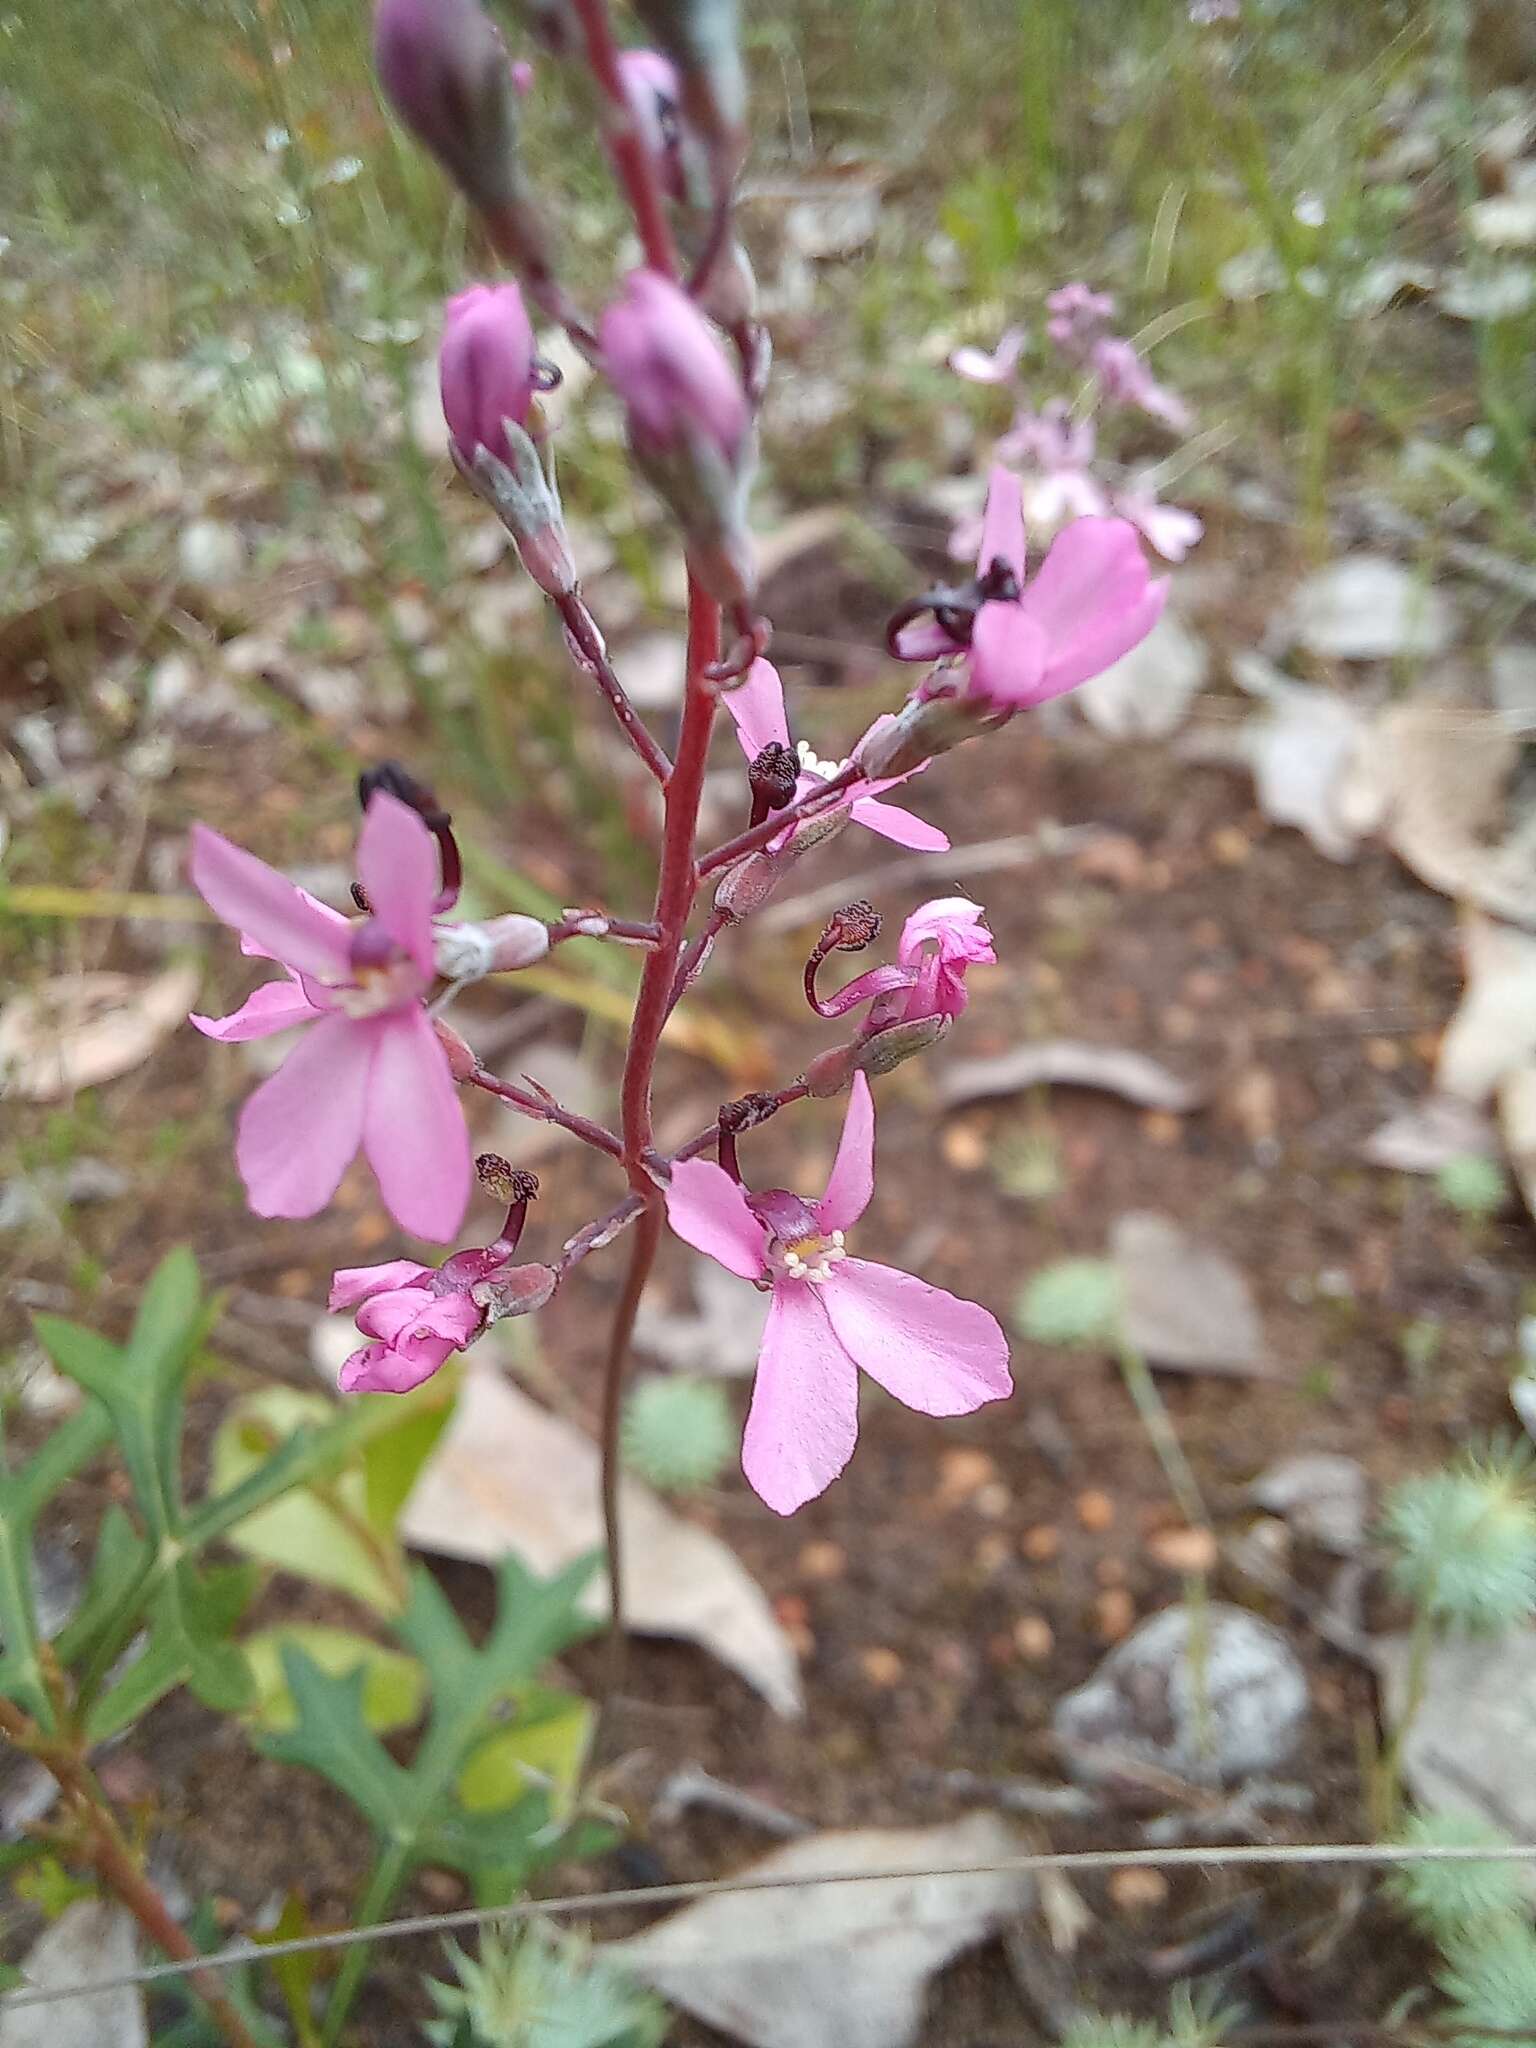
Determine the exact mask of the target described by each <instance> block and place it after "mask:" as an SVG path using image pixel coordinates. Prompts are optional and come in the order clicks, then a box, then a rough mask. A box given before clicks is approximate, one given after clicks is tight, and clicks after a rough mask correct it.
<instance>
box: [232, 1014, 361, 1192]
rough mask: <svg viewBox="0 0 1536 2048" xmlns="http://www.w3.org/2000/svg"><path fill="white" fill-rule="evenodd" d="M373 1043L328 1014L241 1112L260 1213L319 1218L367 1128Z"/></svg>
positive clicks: (244, 1157) (241, 1136) (249, 1176)
mask: <svg viewBox="0 0 1536 2048" xmlns="http://www.w3.org/2000/svg"><path fill="white" fill-rule="evenodd" d="M371 1051H372V1048H371V1046H370V1044H369V1038H368V1033H367V1029H366V1027H364V1026H359V1025H357V1024H354V1023H353V1022H352V1020H351V1019H350V1018H349V1017H322V1018H321V1020H320V1022H319V1023H318V1024H316V1025H314V1026H312V1028H311V1029H310V1030H309V1031H307V1032H306V1033H305V1034H304V1036H303V1038H301V1039H300V1041H299V1043H298V1044H297V1045H296V1046H295V1047H294V1049H293V1051H292V1052H291V1053H289V1055H288V1057H287V1059H285V1060H284V1061H283V1064H282V1065H281V1066H280V1067H279V1068H278V1070H277V1072H276V1073H275V1074H272V1075H270V1076H269V1077H268V1079H267V1080H265V1081H263V1082H262V1084H261V1086H260V1087H259V1088H258V1089H257V1090H256V1093H255V1094H254V1095H252V1096H251V1097H250V1099H249V1100H248V1101H247V1103H246V1105H245V1107H244V1109H242V1110H241V1112H240V1124H239V1129H238V1131H237V1132H236V1136H235V1164H236V1166H238V1167H239V1169H240V1178H241V1179H242V1180H243V1181H244V1182H245V1192H246V1195H247V1197H248V1198H249V1200H250V1204H251V1207H252V1208H253V1209H254V1210H255V1212H256V1214H257V1215H258V1216H314V1215H317V1214H318V1213H319V1211H320V1210H321V1209H323V1208H324V1207H325V1205H326V1203H327V1202H328V1201H329V1200H330V1199H331V1197H332V1195H334V1194H335V1192H336V1189H337V1185H338V1184H339V1182H340V1180H341V1176H342V1175H343V1174H344V1173H345V1172H346V1170H347V1168H348V1166H349V1165H350V1164H351V1163H352V1159H353V1156H354V1154H355V1153H356V1151H357V1147H358V1143H359V1140H360V1139H361V1137H362V1134H363V1102H364V1099H365V1097H366V1094H367V1089H368V1068H369V1060H370V1055H371Z"/></svg>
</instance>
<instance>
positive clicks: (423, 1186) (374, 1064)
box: [191, 790, 470, 1242]
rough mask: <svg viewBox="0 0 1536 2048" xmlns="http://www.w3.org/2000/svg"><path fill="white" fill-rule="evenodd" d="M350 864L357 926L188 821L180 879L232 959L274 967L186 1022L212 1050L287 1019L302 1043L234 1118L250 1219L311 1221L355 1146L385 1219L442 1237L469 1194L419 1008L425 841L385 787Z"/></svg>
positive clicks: (424, 953)
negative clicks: (220, 929)
mask: <svg viewBox="0 0 1536 2048" xmlns="http://www.w3.org/2000/svg"><path fill="white" fill-rule="evenodd" d="M357 871H358V875H359V877H360V879H361V882H362V886H363V889H364V892H365V894H366V897H367V901H368V904H369V915H368V916H367V917H365V918H363V919H361V920H354V919H350V918H345V917H343V916H342V915H341V914H340V912H339V911H335V910H328V909H327V908H326V906H325V905H324V904H323V903H317V902H316V901H315V899H314V898H313V897H312V896H308V895H306V894H305V892H304V891H303V890H302V889H298V888H295V886H294V885H293V883H292V882H290V881H289V880H288V879H287V878H286V876H283V875H280V874H279V873H278V872H277V870H276V869H275V868H269V867H268V866H267V864H266V862H265V861H260V860H257V859H256V857H255V855H254V854H249V853H246V852H245V851H244V849H243V848H241V847H238V846H234V845H231V843H230V842H229V840H227V839H225V838H223V837H222V836H221V835H220V834H219V833H217V832H212V831H210V830H209V829H208V827H207V826H206V825H194V826H193V828H192V860H191V873H192V880H193V882H194V883H195V884H196V886H197V889H198V891H199V893H200V894H201V895H202V897H203V898H204V900H205V901H206V902H207V903H208V905H209V907H210V908H211V909H212V910H214V911H215V912H216V913H217V914H218V916H219V917H220V918H222V919H223V921H224V923H225V924H227V925H231V926H233V927H234V929H235V930H236V931H238V932H239V933H240V937H241V946H242V950H243V951H245V952H247V953H254V954H255V955H257V956H258V957H259V958H263V959H270V960H277V961H279V962H281V964H282V965H283V966H284V967H285V968H287V970H288V979H287V980H286V981H269V982H267V983H265V984H264V985H263V986H262V987H261V988H259V989H257V990H256V992H255V993H254V995H252V996H251V997H250V999H249V1001H248V1002H246V1003H245V1005H244V1006H243V1007H242V1008H241V1009H239V1010H237V1011H236V1012H235V1013H234V1015H233V1016H230V1017H222V1018H215V1017H200V1016H194V1017H193V1018H192V1020H191V1021H192V1022H193V1023H194V1024H195V1025H196V1026H197V1028H198V1030H199V1031H201V1032H202V1033H203V1034H204V1036H205V1037H208V1038H216V1039H219V1040H220V1041H221V1042H223V1043H225V1044H230V1043H234V1044H239V1043H241V1042H243V1041H244V1040H246V1039H251V1038H266V1037H269V1036H270V1035H271V1034H272V1033H273V1032H275V1031H286V1030H288V1029H289V1028H290V1027H291V1026H293V1025H295V1024H303V1025H307V1026H308V1027H309V1029H307V1030H306V1032H305V1034H304V1036H303V1038H302V1039H301V1040H300V1041H299V1043H298V1045H296V1046H295V1047H294V1049H293V1051H292V1052H291V1053H289V1055H288V1057H287V1058H286V1059H285V1060H284V1061H283V1063H282V1065H281V1066H280V1067H279V1068H278V1070H277V1072H276V1073H275V1074H272V1075H271V1076H269V1078H268V1079H267V1080H265V1081H263V1082H262V1084H261V1086H260V1087H259V1088H258V1089H257V1090H256V1092H255V1094H254V1095H252V1096H251V1097H250V1099H249V1101H248V1102H247V1103H246V1105H245V1107H244V1109H242V1111H241V1112H240V1123H239V1129H238V1133H237V1136H236V1141H235V1163H236V1165H237V1166H238V1167H239V1169H240V1178H241V1179H242V1180H243V1181H244V1182H245V1189H246V1194H247V1196H248V1197H249V1199H250V1204H251V1207H252V1208H253V1209H254V1210H255V1212H256V1214H257V1215H258V1216H313V1215H315V1214H317V1212H318V1211H319V1210H321V1209H323V1208H324V1207H325V1205H326V1203H327V1202H328V1201H329V1200H330V1199H331V1197H332V1195H334V1194H335V1192H336V1189H337V1186H338V1184H339V1182H340V1180H341V1177H342V1175H343V1174H344V1173H345V1172H346V1170H347V1167H348V1166H349V1165H350V1163H351V1161H352V1159H353V1157H354V1155H355V1154H356V1152H357V1150H358V1148H359V1146H361V1147H362V1149H363V1151H364V1152H365V1153H366V1155H367V1158H368V1163H369V1165H370V1166H371V1167H372V1168H373V1171H374V1174H375V1176H376V1177H377V1179H378V1183H379V1189H380V1192H381V1193H382V1195H383V1197H384V1200H385V1203H386V1205H387V1206H388V1208H389V1212H390V1214H391V1215H392V1216H393V1217H394V1218H395V1221H396V1222H397V1223H398V1224H400V1226H401V1228H402V1229H405V1230H409V1231H411V1232H412V1233H413V1234H414V1235H415V1236H417V1237H425V1238H430V1239H433V1240H434V1241H437V1242H443V1241H445V1240H446V1239H448V1238H450V1237H452V1236H453V1234H454V1232H455V1231H456V1230H457V1229H458V1227H459V1224H460V1222H461V1221H462V1219H463V1215H464V1209H465V1205H466V1204H467V1202H468V1200H469V1188H470V1153H469V1131H468V1128H467V1126H466V1125H465V1122H464V1111H463V1109H462V1108H461V1106H460V1103H459V1096H458V1091H457V1089H456V1088H455V1086H454V1082H453V1077H452V1075H451V1074H450V1073H449V1070H448V1055H447V1054H446V1053H445V1052H444V1050H443V1047H442V1045H441V1043H440V1042H439V1040H438V1037H437V1034H436V1032H435V1031H434V1029H433V1027H432V1022H431V1019H430V1018H429V1017H428V1016H427V1013H426V1009H425V1007H424V1006H423V1003H422V997H423V995H424V994H425V993H426V991H427V990H428V989H429V988H430V987H431V985H432V980H433V975H434V971H435V970H434V966H433V932H432V905H433V901H434V898H435V896H436V894H437V888H438V857H437V842H436V841H435V840H434V839H433V837H432V834H431V833H430V832H429V831H428V829H427V827H426V826H425V825H424V824H423V823H422V821H421V819H420V818H419V817H418V816H417V815H416V813H415V812H414V811H413V810H411V809H409V808H408V807H407V806H406V805H405V804H403V803H401V802H400V801H399V799H398V798H396V797H393V796H391V795H389V793H388V792H387V791H382V790H381V791H379V792H378V793H376V794H375V795H374V797H373V798H372V800H371V801H370V803H369V805H368V812H367V815H366V817H365V818H364V820H363V829H362V832H361V835H360V836H359V839H358V843H357Z"/></svg>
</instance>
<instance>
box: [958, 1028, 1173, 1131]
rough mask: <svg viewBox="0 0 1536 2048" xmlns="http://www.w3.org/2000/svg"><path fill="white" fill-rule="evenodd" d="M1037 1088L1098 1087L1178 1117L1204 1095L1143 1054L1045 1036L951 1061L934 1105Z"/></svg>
mask: <svg viewBox="0 0 1536 2048" xmlns="http://www.w3.org/2000/svg"><path fill="white" fill-rule="evenodd" d="M1041 1085H1046V1086H1056V1087H1063V1088H1100V1089H1103V1090H1104V1091H1105V1093H1106V1094H1110V1095H1120V1096H1123V1097H1124V1099H1125V1100H1126V1101H1127V1102H1134V1103H1135V1104H1136V1105H1137V1107H1138V1108H1141V1109H1168V1110H1173V1111H1175V1112H1177V1113H1179V1114H1183V1113H1184V1112H1185V1111H1187V1110H1191V1109H1194V1108H1195V1107H1196V1105H1197V1104H1198V1103H1199V1102H1200V1101H1202V1100H1203V1098H1204V1094H1205V1091H1204V1089H1202V1088H1199V1087H1197V1086H1196V1085H1195V1084H1194V1083H1193V1082H1190V1081H1181V1080H1180V1079H1179V1078H1178V1076H1177V1075H1176V1074H1170V1073H1169V1071H1168V1069H1167V1068H1166V1067H1162V1066H1159V1065H1158V1063H1157V1061H1156V1060H1154V1059H1149V1058H1148V1057H1147V1055H1146V1054H1145V1053H1143V1052H1130V1051H1128V1050H1127V1049H1126V1048H1125V1047H1123V1046H1118V1045H1086V1044H1084V1043H1083V1042H1082V1041H1081V1040H1080V1039H1075V1038H1046V1039H1041V1040H1040V1041H1039V1042H1038V1043H1036V1044H1033V1045H1020V1046H1015V1048H1014V1049H1013V1051H1012V1052H1000V1053H996V1054H994V1055H993V1056H992V1057H991V1058H989V1059H980V1060H956V1061H955V1062H954V1063H953V1064H952V1065H950V1066H948V1067H946V1068H945V1070H944V1072H943V1074H942V1075H941V1076H940V1079H939V1087H938V1099H939V1106H940V1108H941V1109H959V1108H960V1107H961V1106H962V1105H963V1104H965V1103H967V1102H985V1101H986V1100H987V1099H988V1098H989V1097H991V1096H994V1095H1015V1094H1017V1093H1018V1092H1019V1091H1020V1090H1021V1089H1024V1088H1037V1087H1040V1086H1041Z"/></svg>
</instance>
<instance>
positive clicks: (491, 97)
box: [373, 0, 524, 210]
mask: <svg viewBox="0 0 1536 2048" xmlns="http://www.w3.org/2000/svg"><path fill="white" fill-rule="evenodd" d="M373 56H374V64H375V66H376V68H377V70H378V74H379V82H380V84H381V85H382V86H383V88H384V91H385V93H386V95H387V96H388V98H389V102H390V104H391V106H392V107H393V108H394V110H395V112H396V113H397V114H398V115H399V116H400V119H401V120H402V121H403V122H404V123H405V125H406V127H407V128H409V129H410V131H411V133H412V134H413V135H414V136H415V137H416V139H417V141H418V142H421V143H423V144H424V145H425V146H426V147H427V148H428V149H429V150H431V152H432V154H433V155H434V156H435V157H436V158H437V159H438V161H439V162H440V163H441V164H442V166H443V168H444V169H445V170H446V171H447V172H448V174H449V176H450V177H451V178H452V179H453V180H454V182H455V183H456V184H458V185H459V186H460V187H461V188H462V189H463V191H464V194H465V196H466V197H467V198H468V199H469V200H471V201H472V203H473V204H474V205H476V206H478V207H481V208H483V209H487V210H489V209H494V208H503V207H507V206H515V205H519V204H521V203H522V201H523V198H524V188H523V179H522V175H521V172H520V170H519V167H518V162H517V125H516V115H515V112H514V108H515V104H516V88H515V87H514V85H513V82H512V71H511V66H510V65H509V63H508V61H507V53H506V49H505V47H504V46H503V44H502V40H501V36H500V33H499V32H498V30H497V28H496V26H495V24H494V23H493V22H492V20H491V18H490V16H489V15H488V14H487V13H486V12H485V10H484V9H483V8H482V7H480V6H479V5H478V0H379V4H378V7H377V8H376V10H375V12H374V17H373Z"/></svg>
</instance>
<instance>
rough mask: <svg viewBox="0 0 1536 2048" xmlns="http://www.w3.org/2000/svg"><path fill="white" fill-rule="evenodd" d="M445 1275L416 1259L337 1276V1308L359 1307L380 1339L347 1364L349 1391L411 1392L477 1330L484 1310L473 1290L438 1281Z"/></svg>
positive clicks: (363, 1324) (367, 1330) (344, 1382)
mask: <svg viewBox="0 0 1536 2048" xmlns="http://www.w3.org/2000/svg"><path fill="white" fill-rule="evenodd" d="M438 1279H439V1275H438V1274H437V1273H436V1272H435V1271H434V1270H433V1268H432V1267H431V1266H418V1265H417V1264H416V1263H415V1262H414V1261H413V1260H411V1259H392V1260H391V1261H390V1262H389V1263H388V1264H387V1265H383V1266H349V1267H344V1268H343V1269H342V1271H341V1272H339V1273H337V1274H336V1275H335V1276H334V1278H333V1280H332V1282H331V1299H330V1308H331V1311H332V1313H333V1314H334V1313H335V1312H336V1311H337V1310H338V1309H344V1308H354V1307H356V1308H357V1327H358V1328H359V1329H360V1330H361V1331H362V1333H363V1335H364V1336H365V1337H371V1338H372V1339H373V1340H374V1341H373V1342H372V1343H370V1344H365V1345H363V1346H362V1347H361V1349H360V1350H357V1351H354V1352H353V1353H352V1355H351V1357H350V1358H349V1359H347V1361H346V1362H345V1364H344V1365H343V1366H342V1368H341V1373H340V1375H339V1377H338V1379H337V1382H336V1384H337V1386H338V1387H339V1388H340V1389H341V1391H342V1393H344V1394H408V1393H409V1392H410V1390H411V1388H412V1387H419V1386H420V1385H421V1383H422V1381H423V1380H429V1379H430V1378H431V1377H432V1375H433V1373H435V1372H436V1371H437V1370H438V1369H439V1367H440V1366H442V1365H443V1364H444V1363H445V1362H446V1361H447V1360H448V1359H449V1358H450V1357H451V1356H452V1354H453V1353H454V1352H455V1351H459V1350H462V1349H463V1347H464V1345H465V1344H466V1343H467V1342H468V1341H469V1339H470V1338H471V1337H472V1336H474V1335H475V1334H476V1332H477V1331H478V1330H479V1328H480V1326H481V1324H482V1323H483V1322H484V1321H485V1314H484V1311H483V1310H482V1309H481V1308H480V1307H478V1306H477V1304H476V1303H475V1302H473V1301H472V1300H471V1299H470V1297H469V1295H468V1293H467V1292H457V1291H454V1290H452V1289H448V1290H446V1291H445V1290H443V1289H441V1288H439V1287H436V1286H434V1284H433V1283H434V1282H436V1281H437V1280H438ZM359 1304H361V1306H358V1305H359Z"/></svg>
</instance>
